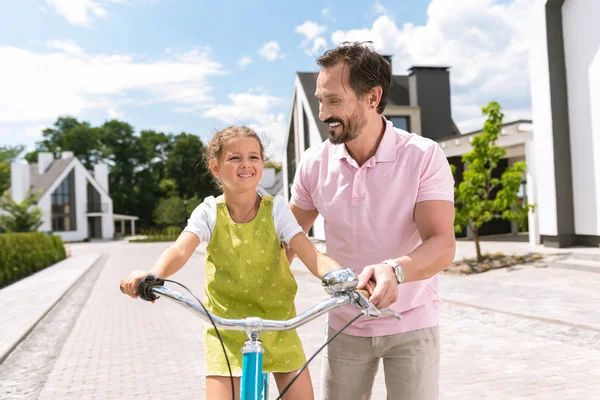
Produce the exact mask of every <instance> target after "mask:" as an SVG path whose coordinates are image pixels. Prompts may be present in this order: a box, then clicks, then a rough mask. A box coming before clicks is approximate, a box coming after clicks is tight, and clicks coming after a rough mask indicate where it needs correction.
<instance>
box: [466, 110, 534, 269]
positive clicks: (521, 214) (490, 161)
mask: <svg viewBox="0 0 600 400" xmlns="http://www.w3.org/2000/svg"><path fill="white" fill-rule="evenodd" d="M482 111H483V114H484V115H486V116H487V119H486V121H485V124H484V126H483V133H481V134H480V135H477V136H475V137H474V138H473V141H472V142H471V145H472V147H473V149H472V150H471V151H470V152H469V153H467V154H465V155H463V157H462V161H463V163H467V167H466V170H465V171H464V173H463V181H462V182H461V183H460V184H459V185H458V187H457V188H455V202H456V217H455V222H454V224H455V230H456V231H457V232H460V231H462V230H463V229H464V228H467V227H468V228H469V229H470V230H471V231H472V232H473V238H474V240H475V248H476V251H477V261H478V262H481V261H483V257H482V255H481V248H480V245H479V228H480V227H481V226H482V225H483V224H485V223H486V222H489V221H491V220H493V219H507V220H510V221H523V220H524V218H525V217H526V216H527V214H528V213H529V212H530V211H531V210H533V208H534V205H533V204H527V203H525V202H523V201H522V200H521V198H519V196H518V195H517V193H518V191H519V188H520V186H521V181H522V179H523V174H524V172H525V170H526V167H527V166H526V164H525V162H523V161H518V162H516V163H515V164H513V165H511V166H510V167H508V168H507V169H506V170H505V171H504V172H503V173H502V175H501V176H500V178H494V177H493V176H492V172H493V171H494V169H495V168H496V167H497V166H498V162H499V161H500V160H501V159H502V158H503V157H504V155H505V153H506V151H505V150H504V149H503V148H502V147H500V146H497V145H496V141H497V140H498V134H499V133H500V131H501V130H502V119H503V118H504V114H502V112H501V107H500V105H499V104H498V103H496V102H490V103H489V104H488V105H487V106H485V107H483V108H482Z"/></svg>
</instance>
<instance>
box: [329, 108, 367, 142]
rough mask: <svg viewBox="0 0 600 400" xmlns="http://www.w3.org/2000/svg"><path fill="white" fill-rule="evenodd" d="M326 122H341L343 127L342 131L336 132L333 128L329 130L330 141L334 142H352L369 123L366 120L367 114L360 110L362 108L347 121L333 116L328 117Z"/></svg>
mask: <svg viewBox="0 0 600 400" xmlns="http://www.w3.org/2000/svg"><path fill="white" fill-rule="evenodd" d="M324 122H325V123H326V124H331V123H335V122H339V123H340V126H341V129H342V131H341V132H340V133H338V134H336V133H335V131H333V130H331V129H330V130H329V141H330V142H331V143H332V144H343V143H348V142H351V141H352V140H354V139H356V138H357V137H359V136H360V134H361V133H362V130H363V128H364V127H365V125H366V124H367V121H366V120H365V114H364V113H363V111H362V110H360V108H359V109H358V111H357V112H356V113H355V114H354V115H353V116H352V117H350V118H349V119H347V120H346V121H344V120H342V119H339V118H335V117H331V118H328V119H326V120H325V121H324Z"/></svg>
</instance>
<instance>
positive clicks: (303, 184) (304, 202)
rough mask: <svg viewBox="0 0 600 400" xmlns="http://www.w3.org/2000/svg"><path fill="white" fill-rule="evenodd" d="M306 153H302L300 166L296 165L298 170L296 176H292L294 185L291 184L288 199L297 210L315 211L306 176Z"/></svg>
mask: <svg viewBox="0 0 600 400" xmlns="http://www.w3.org/2000/svg"><path fill="white" fill-rule="evenodd" d="M308 151H309V150H306V151H305V152H304V156H303V157H302V159H301V160H300V164H299V165H298V169H297V170H296V175H295V176H294V183H292V189H291V192H292V195H291V197H290V202H291V203H292V204H293V205H295V206H296V207H298V208H301V209H303V210H316V208H317V207H315V204H314V202H313V199H312V195H311V191H310V181H309V179H308V174H307V171H306V169H307V168H308V166H307V160H308V159H309V158H310V157H308V154H307V153H308Z"/></svg>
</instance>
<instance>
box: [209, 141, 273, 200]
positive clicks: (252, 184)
mask: <svg viewBox="0 0 600 400" xmlns="http://www.w3.org/2000/svg"><path fill="white" fill-rule="evenodd" d="M209 166H210V169H211V171H212V173H213V174H214V175H215V176H216V177H217V178H219V179H220V180H221V183H222V185H223V188H224V189H229V190H235V191H243V190H249V189H252V190H256V186H257V185H258V184H259V182H260V180H261V178H262V173H263V168H264V161H263V159H262V156H261V151H260V145H259V143H258V141H257V140H256V139H255V138H252V137H239V138H234V139H230V140H228V141H227V142H226V143H225V145H224V146H223V152H222V153H221V157H220V158H219V161H218V162H217V163H215V162H213V161H211V162H210V165H209Z"/></svg>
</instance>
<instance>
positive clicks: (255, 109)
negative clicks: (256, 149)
mask: <svg viewBox="0 0 600 400" xmlns="http://www.w3.org/2000/svg"><path fill="white" fill-rule="evenodd" d="M254 92H260V91H255V90H250V91H248V92H246V93H232V94H230V95H229V96H228V98H229V100H230V102H231V103H230V104H220V105H214V106H212V107H210V108H208V109H207V110H205V111H204V112H203V113H202V114H201V115H202V116H203V117H207V118H216V119H218V120H220V121H222V122H224V123H225V124H227V125H246V126H249V127H250V128H252V129H254V130H255V131H256V132H258V133H259V134H260V135H261V136H263V137H266V139H267V140H266V142H267V143H265V144H266V145H268V147H267V154H268V155H270V156H272V157H273V159H276V160H281V158H282V154H283V149H284V141H285V137H286V136H285V132H286V130H287V128H288V126H287V121H286V120H285V116H284V114H283V113H281V112H275V111H273V110H272V109H273V108H274V107H276V106H279V105H281V104H282V103H283V102H284V99H282V98H279V97H275V96H270V95H268V94H260V93H254Z"/></svg>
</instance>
